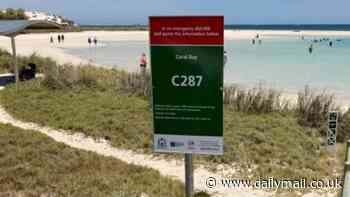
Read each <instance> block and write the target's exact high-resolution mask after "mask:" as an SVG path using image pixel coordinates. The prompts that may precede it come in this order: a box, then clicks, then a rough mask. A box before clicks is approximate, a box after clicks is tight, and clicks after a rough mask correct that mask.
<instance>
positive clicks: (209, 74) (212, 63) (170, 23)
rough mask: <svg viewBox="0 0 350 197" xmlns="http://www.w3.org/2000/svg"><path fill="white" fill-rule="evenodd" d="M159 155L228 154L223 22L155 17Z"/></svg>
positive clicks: (153, 50)
mask: <svg viewBox="0 0 350 197" xmlns="http://www.w3.org/2000/svg"><path fill="white" fill-rule="evenodd" d="M150 27H151V30H150V36H151V66H152V83H153V84H152V85H153V119H154V150H155V151H156V152H179V153H196V154H223V90H222V88H223V61H224V57H223V54H224V49H223V17H216V16H210V17H193V16H191V17H151V18H150Z"/></svg>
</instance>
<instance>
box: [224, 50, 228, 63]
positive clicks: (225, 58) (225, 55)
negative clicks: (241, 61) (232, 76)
mask: <svg viewBox="0 0 350 197" xmlns="http://www.w3.org/2000/svg"><path fill="white" fill-rule="evenodd" d="M227 60H228V58H227V52H226V51H224V67H225V65H226V63H227Z"/></svg>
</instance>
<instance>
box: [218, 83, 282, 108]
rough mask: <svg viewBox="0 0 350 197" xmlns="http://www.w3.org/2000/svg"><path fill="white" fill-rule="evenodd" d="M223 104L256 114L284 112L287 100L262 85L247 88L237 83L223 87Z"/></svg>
mask: <svg viewBox="0 0 350 197" xmlns="http://www.w3.org/2000/svg"><path fill="white" fill-rule="evenodd" d="M224 104H227V105H231V106H233V107H234V108H235V109H236V110H237V111H240V112H247V113H258V114H260V113H271V112H284V111H286V110H288V108H289V102H287V101H286V100H283V99H281V92H279V91H277V90H273V89H269V88H265V87H263V86H262V85H260V86H258V87H256V88H252V89H248V90H245V89H242V88H240V87H239V86H238V85H231V86H229V87H225V88H224Z"/></svg>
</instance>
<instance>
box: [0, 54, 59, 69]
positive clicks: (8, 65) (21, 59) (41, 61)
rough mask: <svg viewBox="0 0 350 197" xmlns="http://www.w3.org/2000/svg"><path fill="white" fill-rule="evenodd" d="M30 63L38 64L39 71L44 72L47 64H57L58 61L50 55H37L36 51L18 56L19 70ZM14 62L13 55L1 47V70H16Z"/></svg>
mask: <svg viewBox="0 0 350 197" xmlns="http://www.w3.org/2000/svg"><path fill="white" fill-rule="evenodd" d="M29 63H34V64H36V66H37V67H36V68H37V72H40V73H41V72H43V70H44V67H45V66H55V65H56V64H57V63H56V62H55V61H54V60H53V59H51V58H49V57H42V56H39V55H37V54H36V53H33V54H32V55H30V56H21V55H18V56H17V67H18V70H21V69H22V68H24V67H26V66H27V65H28V64H29ZM12 65H13V62H12V55H11V54H10V53H9V52H7V51H5V50H2V49H0V70H1V71H2V72H12V73H13V72H14V69H13V66H12Z"/></svg>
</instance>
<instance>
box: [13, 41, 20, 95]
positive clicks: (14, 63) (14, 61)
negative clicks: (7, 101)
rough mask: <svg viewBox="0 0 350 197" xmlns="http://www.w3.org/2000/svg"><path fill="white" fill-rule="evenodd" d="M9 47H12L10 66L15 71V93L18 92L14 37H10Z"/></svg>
mask: <svg viewBox="0 0 350 197" xmlns="http://www.w3.org/2000/svg"><path fill="white" fill-rule="evenodd" d="M11 46H12V64H13V68H14V71H15V80H16V81H15V82H16V91H17V90H18V77H19V76H18V68H17V58H16V56H17V55H16V41H15V36H11Z"/></svg>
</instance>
